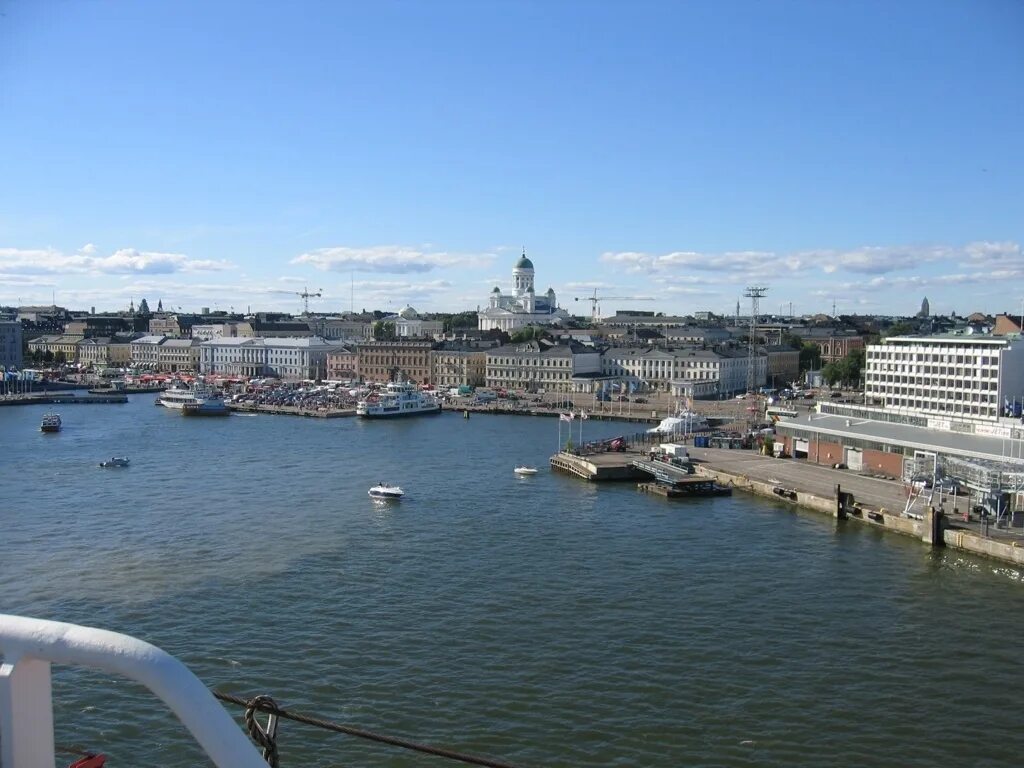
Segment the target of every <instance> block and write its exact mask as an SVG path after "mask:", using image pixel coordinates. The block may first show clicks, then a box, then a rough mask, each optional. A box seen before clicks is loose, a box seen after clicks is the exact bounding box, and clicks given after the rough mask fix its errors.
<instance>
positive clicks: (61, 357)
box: [53, 350, 68, 365]
mask: <svg viewBox="0 0 1024 768" xmlns="http://www.w3.org/2000/svg"><path fill="white" fill-rule="evenodd" d="M67 361H68V356H67V355H66V354H64V350H58V351H57V354H55V355H54V356H53V364H54V365H64V364H65V363H66V362H67Z"/></svg>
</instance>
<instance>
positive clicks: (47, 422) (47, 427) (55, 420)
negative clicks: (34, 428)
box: [39, 411, 60, 432]
mask: <svg viewBox="0 0 1024 768" xmlns="http://www.w3.org/2000/svg"><path fill="white" fill-rule="evenodd" d="M39 429H40V430H41V431H43V432H60V414H59V413H54V412H53V411H50V412H49V413H47V414H45V415H44V416H43V420H42V422H41V423H40V425H39Z"/></svg>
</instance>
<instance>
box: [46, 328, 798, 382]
mask: <svg viewBox="0 0 1024 768" xmlns="http://www.w3.org/2000/svg"><path fill="white" fill-rule="evenodd" d="M28 347H29V350H30V351H31V352H42V353H44V354H45V353H47V352H50V353H53V354H54V355H58V354H59V355H60V356H61V357H60V359H62V360H63V361H65V362H67V363H69V364H78V365H79V366H80V367H89V366H91V367H92V368H93V369H97V368H107V367H110V368H125V367H133V368H135V369H136V370H142V371H151V372H161V373H186V372H200V373H203V374H211V375H218V376H227V377H237V378H264V377H278V378H281V379H286V380H305V379H330V380H351V379H358V380H363V381H392V380H409V381H413V382H416V383H420V384H430V385H436V386H461V385H469V386H489V387H494V388H503V389H521V390H527V391H539V390H544V391H552V392H591V391H593V390H594V389H595V388H597V387H601V386H603V382H607V381H613V382H618V383H623V384H626V385H628V386H629V388H630V389H633V390H644V391H648V390H662V391H668V390H670V389H671V388H672V386H673V384H674V383H678V382H684V381H685V382H687V383H688V392H689V394H692V395H695V396H698V397H699V396H704V397H714V396H717V395H724V394H731V393H733V392H738V391H741V390H744V389H745V387H746V386H747V381H748V371H749V361H750V358H749V357H748V352H747V350H746V349H741V348H737V347H733V346H729V345H724V346H720V347H716V348H702V347H698V346H681V347H675V348H660V347H658V348H654V347H647V348H637V347H616V346H612V347H600V346H595V345H592V344H584V343H582V342H580V341H577V340H574V339H572V338H563V339H559V340H556V341H552V340H548V339H541V340H531V341H526V342H522V343H518V344H506V345H498V344H497V343H496V342H489V341H481V340H468V339H466V340H461V341H446V342H437V341H429V340H395V341H374V340H369V341H362V342H360V343H358V344H341V343H339V342H336V341H332V340H330V339H324V338H322V337H319V336H308V337H270V338H264V337H247V336H220V337H215V338H210V339H206V340H202V339H200V338H192V339H178V338H172V337H168V336H152V335H147V336H141V337H139V338H135V339H125V338H116V337H115V338H88V339H82V338H78V337H75V336H68V335H62V336H52V337H47V336H42V337H39V338H37V339H33V340H31V341H30V342H29V343H28ZM753 365H754V378H755V383H756V384H757V385H758V386H762V385H764V384H765V383H766V382H769V381H771V377H777V378H778V379H779V380H780V381H784V382H789V381H792V380H793V379H794V378H795V377H796V376H797V374H798V371H799V352H798V351H797V350H793V349H788V348H784V347H762V348H760V349H759V350H758V354H757V355H756V356H755V357H754V358H753Z"/></svg>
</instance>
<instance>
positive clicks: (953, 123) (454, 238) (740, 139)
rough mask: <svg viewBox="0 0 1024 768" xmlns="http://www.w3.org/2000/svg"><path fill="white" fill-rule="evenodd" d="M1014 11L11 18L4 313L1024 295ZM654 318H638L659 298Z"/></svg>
mask: <svg viewBox="0 0 1024 768" xmlns="http://www.w3.org/2000/svg"><path fill="white" fill-rule="evenodd" d="M1022 40H1024V3H1020V2H1017V1H1016V0H973V1H967V0H963V1H959V0H942V1H941V2H934V1H933V0H929V1H928V2H914V1H913V0H903V1H901V2H858V3H842V2H834V3H833V2H797V1H795V0H793V1H780V2H774V3H769V2H684V1H683V0H679V1H678V2H650V1H644V0H640V1H639V2H612V1H611V0H604V1H602V0H591V1H590V2H570V0H547V1H538V2H528V1H527V0H522V1H519V2H511V1H500V0H495V1H493V2H473V1H470V0H465V1H464V2H446V1H444V0H433V1H432V2H411V1H407V2H389V1H388V0H383V1H377V2H358V3H357V2H351V3H346V2H323V3H320V2H296V3H249V2H217V1H216V0H213V1H212V2H187V1H184V2H181V1H178V2H161V1H160V0H149V1H147V2H141V1H140V2H103V1H102V0H94V1H91V2H84V1H83V2H71V1H69V2H58V1H56V0H52V1H43V2H29V1H28V0H0V148H2V151H0V304H3V303H8V304H11V303H42V302H47V303H48V302H49V300H50V297H51V295H52V294H56V298H57V301H58V303H61V304H64V305H67V306H73V307H88V306H96V307H97V309H112V308H120V307H123V306H126V305H127V303H128V301H129V300H130V299H132V298H134V299H135V301H136V302H138V300H139V299H140V298H141V297H146V298H147V299H148V300H149V302H150V304H152V305H154V306H155V304H156V301H157V300H158V299H162V300H163V302H164V304H165V306H168V307H170V306H174V307H178V306H180V307H182V308H184V309H185V310H195V309H198V308H199V307H200V306H211V307H219V308H221V309H227V308H229V307H234V308H235V309H236V310H239V309H244V308H245V307H247V306H251V307H252V308H253V309H255V308H257V307H259V308H266V309H283V310H291V311H298V310H299V309H300V308H301V300H300V299H299V298H297V297H295V296H294V295H290V294H289V292H290V291H301V290H302V289H303V286H308V287H309V288H310V289H311V290H313V289H318V288H322V289H323V292H324V297H323V298H322V299H317V300H313V301H312V302H311V306H312V307H313V308H315V309H318V310H321V311H338V310H345V309H348V308H349V307H350V304H351V300H352V293H353V286H354V303H355V306H356V309H360V308H363V307H366V308H380V309H398V308H399V307H401V306H402V305H404V304H406V303H412V304H413V306H415V307H416V308H417V309H419V310H421V311H455V310H461V309H475V308H476V307H477V306H478V305H481V304H484V303H485V302H486V299H487V295H488V292H489V290H490V288H492V287H493V286H494V285H496V284H497V285H499V286H501V287H502V288H507V287H508V285H509V283H510V282H511V279H510V278H511V267H512V264H513V263H514V261H515V259H516V257H517V256H518V252H519V250H520V249H521V248H522V247H523V246H525V247H526V250H527V253H528V255H529V256H530V257H531V259H532V260H533V261H534V264H535V265H536V270H537V283H538V288H539V289H540V290H545V289H546V288H547V287H548V286H549V285H550V286H552V287H554V289H555V290H556V292H557V293H558V297H559V301H560V303H562V304H563V305H572V306H571V307H570V309H578V310H579V311H581V312H582V311H584V309H585V305H586V302H582V301H581V302H574V301H573V298H574V297H577V296H580V297H582V296H586V295H590V294H592V293H593V291H594V290H595V289H596V290H597V291H598V293H599V294H603V295H606V296H609V297H612V296H622V297H638V298H637V299H609V301H608V302H606V303H605V304H604V306H603V309H604V310H605V312H610V311H612V310H614V309H616V308H633V309H648V310H660V311H665V312H680V313H688V312H693V311H697V310H712V311H719V312H731V311H732V310H733V308H734V306H735V302H736V300H737V298H738V297H739V296H741V295H742V292H743V287H744V286H747V285H762V286H767V287H768V289H769V290H768V295H767V298H766V299H764V300H763V301H762V305H761V306H762V310H767V311H779V310H780V308H784V310H785V311H786V312H788V311H789V305H790V302H792V305H793V309H794V311H795V312H796V313H798V314H800V313H807V312H829V311H831V307H832V302H833V301H835V304H836V308H837V311H838V312H841V313H842V312H862V313H895V314H900V313H907V314H912V313H913V312H915V311H917V309H918V308H919V306H920V302H921V299H922V298H923V297H924V296H927V297H928V298H929V300H930V303H931V307H932V310H933V312H942V313H946V312H949V311H953V310H955V311H957V312H959V313H961V314H966V313H969V312H972V311H976V310H981V311H988V312H997V311H1003V310H1018V309H1019V307H1020V306H1021V301H1022V299H1024V284H1022V280H1021V278H1024V253H1022V250H1021V243H1022V242H1024V232H1022V228H1024V185H1022V177H1024V174H1022V171H1024V139H1022V137H1024V44H1022V43H1021V41H1022ZM643 298H649V299H651V300H648V301H641V300H640V299H643Z"/></svg>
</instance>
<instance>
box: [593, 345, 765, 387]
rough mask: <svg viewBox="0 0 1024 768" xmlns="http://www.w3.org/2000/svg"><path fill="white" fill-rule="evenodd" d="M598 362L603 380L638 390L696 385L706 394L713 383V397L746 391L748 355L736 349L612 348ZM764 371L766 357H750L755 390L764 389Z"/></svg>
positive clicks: (760, 355)
mask: <svg viewBox="0 0 1024 768" xmlns="http://www.w3.org/2000/svg"><path fill="white" fill-rule="evenodd" d="M601 360H602V374H603V375H604V376H606V377H609V378H613V379H618V380H620V381H622V382H624V383H627V384H629V385H636V386H637V387H638V388H641V389H651V390H658V391H665V392H668V391H671V389H672V387H673V384H674V383H675V382H680V381H692V382H700V383H701V384H702V386H701V388H700V389H701V392H702V393H707V392H708V391H709V388H708V387H707V386H706V383H707V382H716V386H715V387H714V388H713V389H714V391H715V393H716V394H732V393H734V392H742V391H746V388H747V366H748V354H747V351H746V350H741V349H738V348H737V349H733V348H729V347H723V348H720V349H703V348H699V347H683V348H680V349H660V348H657V347H652V348H647V349H637V348H633V347H613V348H611V349H608V350H605V352H604V354H603V355H602V356H601ZM767 367H768V366H767V356H766V355H764V354H763V353H762V354H758V355H756V356H755V357H754V385H755V386H758V387H760V386H764V384H765V377H766V375H767Z"/></svg>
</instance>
